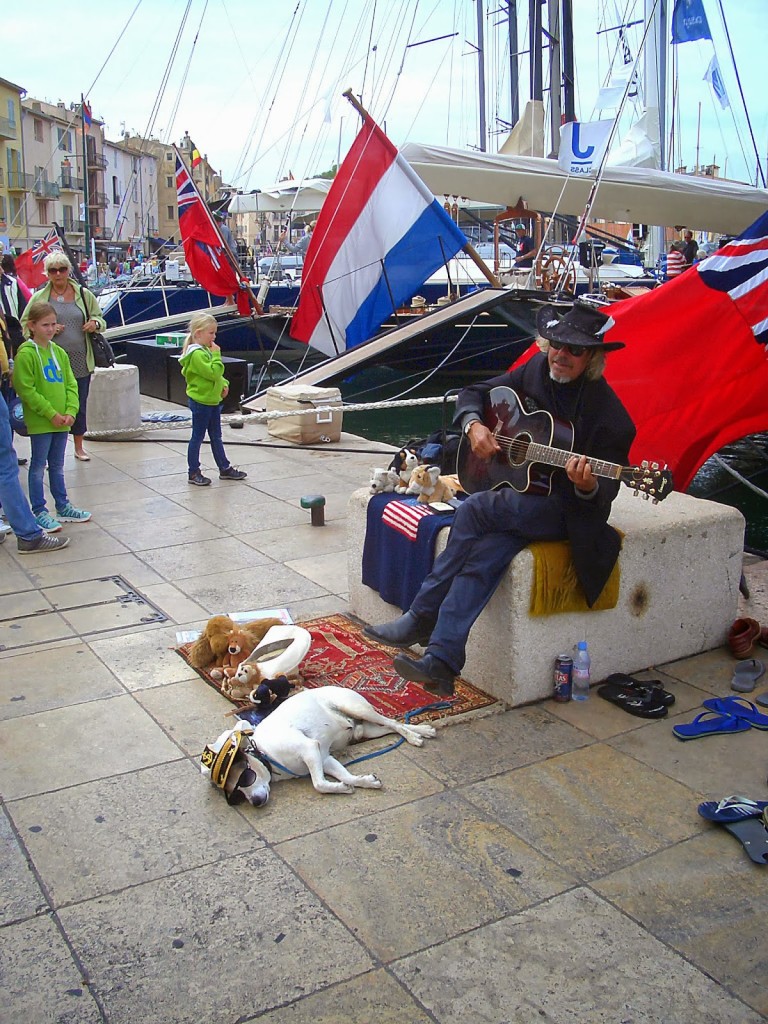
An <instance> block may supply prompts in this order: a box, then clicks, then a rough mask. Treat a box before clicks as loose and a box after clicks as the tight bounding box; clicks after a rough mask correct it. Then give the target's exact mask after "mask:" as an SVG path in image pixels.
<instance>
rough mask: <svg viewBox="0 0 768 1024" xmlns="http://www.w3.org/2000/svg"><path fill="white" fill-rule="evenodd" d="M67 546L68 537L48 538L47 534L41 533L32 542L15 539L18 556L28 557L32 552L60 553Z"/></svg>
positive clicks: (19, 538)
mask: <svg viewBox="0 0 768 1024" xmlns="http://www.w3.org/2000/svg"><path fill="white" fill-rule="evenodd" d="M67 544H69V537H50V536H49V535H48V534H47V533H41V534H40V536H39V537H35V538H34V539H33V540H22V538H21V537H17V538H16V547H17V548H18V549H19V554H20V555H29V554H31V553H32V552H33V551H60V550H61V548H65V547H66V546H67Z"/></svg>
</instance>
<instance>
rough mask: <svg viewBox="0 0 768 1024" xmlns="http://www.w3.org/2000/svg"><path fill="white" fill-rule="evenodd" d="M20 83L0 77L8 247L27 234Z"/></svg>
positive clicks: (1, 230) (0, 198)
mask: <svg viewBox="0 0 768 1024" xmlns="http://www.w3.org/2000/svg"><path fill="white" fill-rule="evenodd" d="M25 91H26V90H25V89H23V88H22V87H21V86H20V85H14V84H13V82H9V81H7V80H6V79H5V78H0V242H1V243H2V246H3V248H5V249H9V248H11V247H13V246H14V245H15V244H17V243H16V241H15V240H16V238H17V237H19V236H21V237H26V233H27V232H26V221H25V220H24V213H25V210H24V201H23V200H24V195H25V188H26V184H27V179H26V175H25V174H24V155H23V148H22V139H21V98H22V96H23V95H24V93H25Z"/></svg>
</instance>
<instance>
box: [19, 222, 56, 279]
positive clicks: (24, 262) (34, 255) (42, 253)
mask: <svg viewBox="0 0 768 1024" xmlns="http://www.w3.org/2000/svg"><path fill="white" fill-rule="evenodd" d="M62 249H63V247H62V244H61V239H60V238H59V236H58V234H57V233H56V230H55V228H54V230H53V231H49V232H48V234H47V235H46V236H45V238H41V239H40V241H39V242H35V244H34V245H33V246H32V247H31V249H26V250H25V251H24V252H22V253H20V254H19V255H18V256H17V257H16V270H17V272H18V275H19V277H20V278H21V279H22V281H24V283H25V284H27V285H28V286H29V287H30V288H39V287H40V285H41V284H44V283H45V271H44V270H43V261H44V260H45V257H46V256H49V255H50V254H51V253H52V252H56V251H57V250H62Z"/></svg>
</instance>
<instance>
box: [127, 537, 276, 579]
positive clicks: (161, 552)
mask: <svg viewBox="0 0 768 1024" xmlns="http://www.w3.org/2000/svg"><path fill="white" fill-rule="evenodd" d="M268 556H269V552H268V551H267V552H266V553H264V551H263V550H262V551H259V550H256V549H255V547H253V546H252V545H250V544H248V543H244V542H243V541H241V540H238V539H237V538H235V537H218V538H215V539H212V540H201V541H197V542H196V543H195V544H194V546H193V547H192V548H189V549H187V547H186V545H182V546H181V548H179V547H178V546H177V545H174V546H173V547H157V548H149V549H147V550H146V551H145V552H144V553H143V557H144V558H146V559H147V560H148V561H149V562H151V563H152V567H153V569H155V570H156V571H157V572H159V573H160V574H161V575H162V576H164V577H165V578H166V579H167V580H172V581H173V582H175V583H177V582H179V581H180V580H185V579H189V578H190V577H192V576H206V575H208V574H210V573H215V572H221V571H222V570H223V569H238V570H248V569H251V568H252V567H253V566H255V565H264V564H265V563H268V562H272V561H273V559H272V558H271V557H268Z"/></svg>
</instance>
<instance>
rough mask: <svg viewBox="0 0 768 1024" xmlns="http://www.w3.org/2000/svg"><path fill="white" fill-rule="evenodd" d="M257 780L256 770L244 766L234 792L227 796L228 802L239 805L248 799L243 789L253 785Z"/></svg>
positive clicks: (231, 804)
mask: <svg viewBox="0 0 768 1024" xmlns="http://www.w3.org/2000/svg"><path fill="white" fill-rule="evenodd" d="M255 781H256V772H255V771H254V770H253V768H244V769H243V770H242V772H241V773H240V778H239V779H238V780H237V785H236V786H235V788H234V789H233V790H232V792H231V793H230V794H229V795H228V796H227V803H228V804H229V805H230V806H231V807H232V806H237V804H241V803H242V802H243V801H244V800H246V799H247V797H246V795H245V793H243V792H241V789H247V788H248V787H249V786H252V785H253V784H254V782H255Z"/></svg>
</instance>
